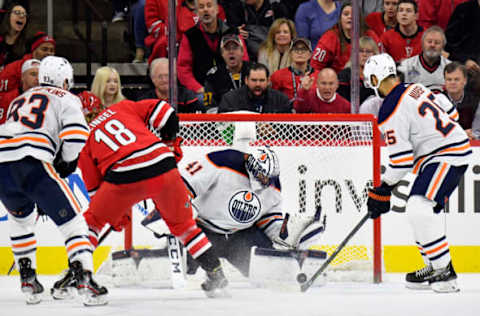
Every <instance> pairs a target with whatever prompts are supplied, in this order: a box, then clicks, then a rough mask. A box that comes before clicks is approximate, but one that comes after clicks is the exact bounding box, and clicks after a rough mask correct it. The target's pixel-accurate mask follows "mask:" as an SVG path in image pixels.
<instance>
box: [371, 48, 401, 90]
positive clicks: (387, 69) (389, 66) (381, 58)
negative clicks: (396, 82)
mask: <svg viewBox="0 0 480 316" xmlns="http://www.w3.org/2000/svg"><path fill="white" fill-rule="evenodd" d="M396 74H397V68H396V66H395V61H394V60H393V58H392V57H390V55H389V54H379V55H373V56H370V57H369V58H368V59H367V61H366V62H365V66H364V67H363V78H364V79H363V80H364V83H365V87H367V88H371V89H373V90H374V91H375V94H376V95H377V97H380V96H379V94H378V87H379V86H380V83H381V82H382V81H383V79H385V78H387V77H388V76H390V75H396ZM372 76H375V77H376V78H377V84H376V85H374V84H373V83H372Z"/></svg>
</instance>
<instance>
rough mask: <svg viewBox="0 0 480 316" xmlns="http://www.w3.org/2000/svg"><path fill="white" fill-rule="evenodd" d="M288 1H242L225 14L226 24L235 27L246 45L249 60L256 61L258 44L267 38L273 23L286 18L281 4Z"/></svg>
mask: <svg viewBox="0 0 480 316" xmlns="http://www.w3.org/2000/svg"><path fill="white" fill-rule="evenodd" d="M285 1H289V0H244V1H236V3H237V6H236V8H235V9H234V10H231V11H229V12H228V14H227V23H228V24H229V25H230V26H233V27H237V28H238V30H239V33H240V36H241V37H242V38H243V39H244V40H245V43H246V44H247V50H248V55H249V56H250V59H252V60H254V61H256V60H257V56H258V50H259V48H260V44H261V43H262V42H263V41H264V40H265V38H266V37H267V33H268V30H269V28H270V26H271V25H272V23H273V21H274V20H275V19H278V18H283V17H286V16H287V12H285V10H284V7H283V5H282V3H283V2H285Z"/></svg>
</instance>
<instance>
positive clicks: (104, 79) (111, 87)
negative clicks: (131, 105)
mask: <svg viewBox="0 0 480 316" xmlns="http://www.w3.org/2000/svg"><path fill="white" fill-rule="evenodd" d="M90 92H92V93H93V94H95V95H96V96H97V97H98V98H99V99H100V100H101V101H102V105H103V106H104V107H106V108H108V107H109V106H110V105H112V104H115V103H117V102H120V101H122V100H125V97H124V96H123V94H122V84H121V82H120V75H119V74H118V71H117V70H116V69H115V68H112V67H107V66H104V67H100V68H98V69H97V71H96V72H95V77H93V82H92V88H91V89H90Z"/></svg>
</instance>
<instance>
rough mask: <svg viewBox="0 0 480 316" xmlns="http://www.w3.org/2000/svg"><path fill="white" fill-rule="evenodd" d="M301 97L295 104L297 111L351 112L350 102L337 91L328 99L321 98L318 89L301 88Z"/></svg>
mask: <svg viewBox="0 0 480 316" xmlns="http://www.w3.org/2000/svg"><path fill="white" fill-rule="evenodd" d="M299 97H300V98H299V99H298V101H297V102H296V103H294V104H293V107H294V108H295V111H297V113H351V109H350V102H348V101H347V100H346V99H345V98H344V97H342V96H341V95H339V94H338V93H335V96H334V97H333V98H332V99H330V100H327V101H324V100H323V99H321V98H320V93H319V92H318V89H315V88H310V89H309V90H304V89H300V91H299Z"/></svg>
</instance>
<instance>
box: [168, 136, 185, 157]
mask: <svg viewBox="0 0 480 316" xmlns="http://www.w3.org/2000/svg"><path fill="white" fill-rule="evenodd" d="M182 142H183V138H181V137H177V138H175V139H174V140H171V141H167V142H165V144H166V145H167V146H168V148H170V150H171V151H172V152H173V155H174V156H175V161H176V162H177V163H178V162H179V161H180V160H182V158H183V151H182V147H180V146H181V145H182Z"/></svg>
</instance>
